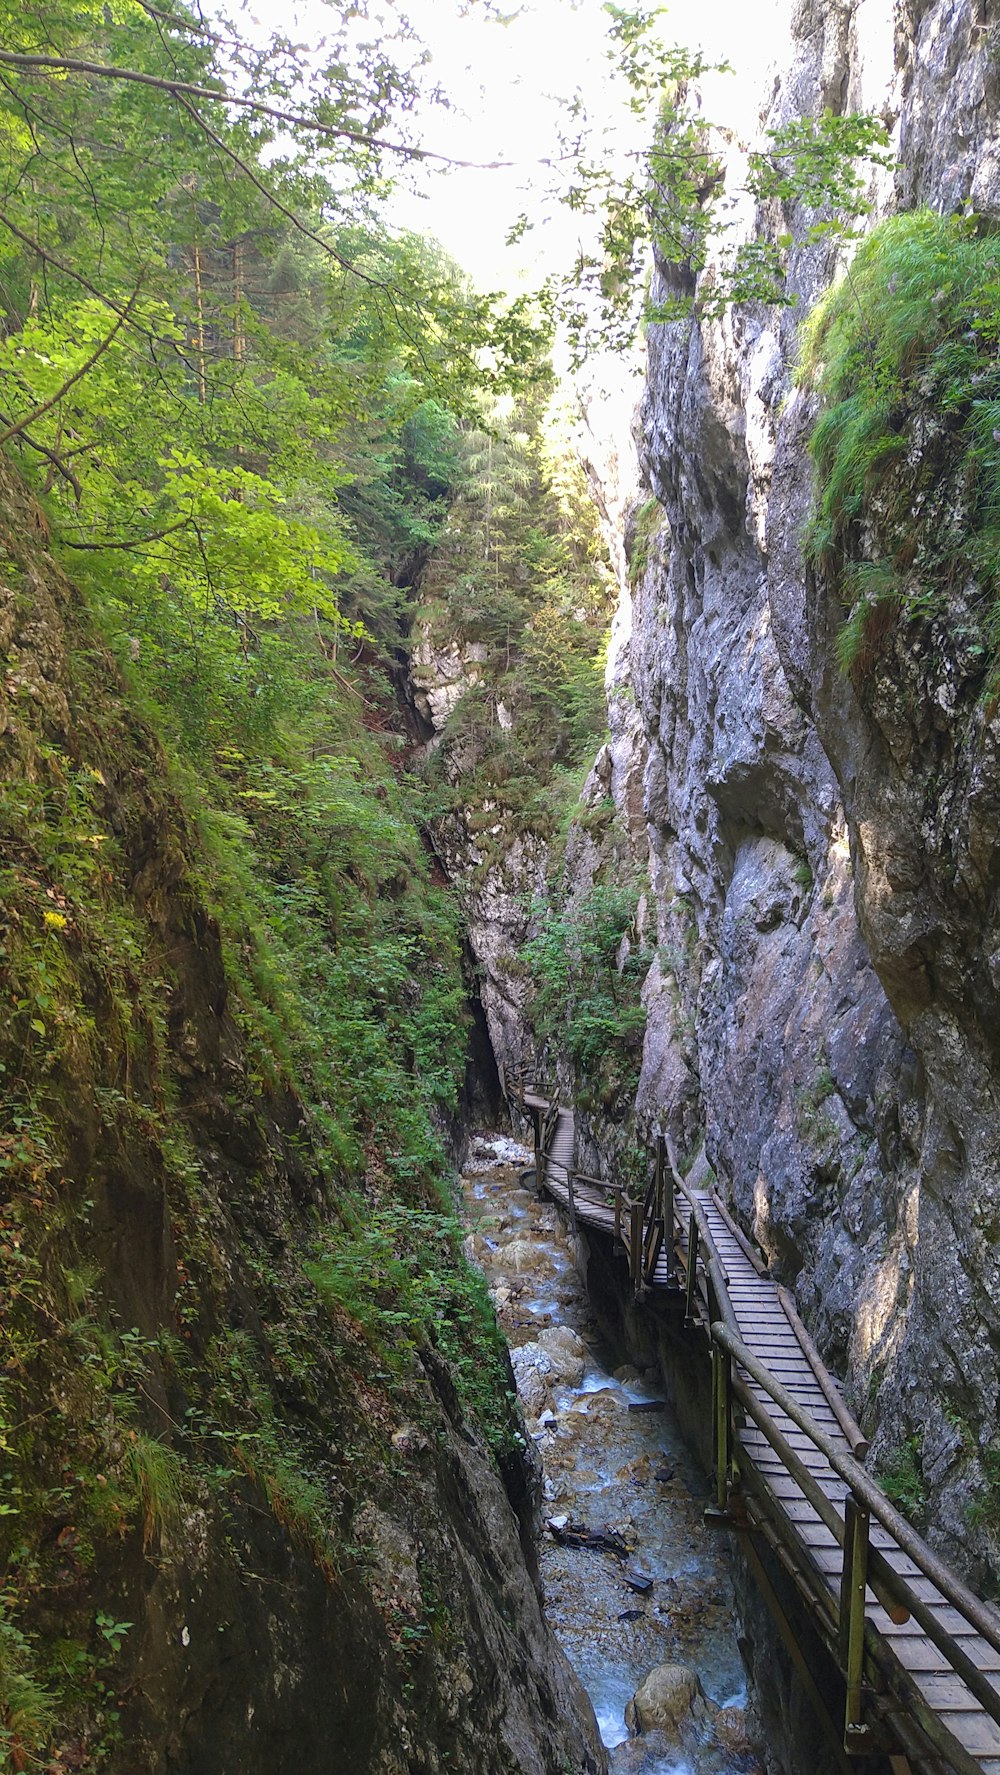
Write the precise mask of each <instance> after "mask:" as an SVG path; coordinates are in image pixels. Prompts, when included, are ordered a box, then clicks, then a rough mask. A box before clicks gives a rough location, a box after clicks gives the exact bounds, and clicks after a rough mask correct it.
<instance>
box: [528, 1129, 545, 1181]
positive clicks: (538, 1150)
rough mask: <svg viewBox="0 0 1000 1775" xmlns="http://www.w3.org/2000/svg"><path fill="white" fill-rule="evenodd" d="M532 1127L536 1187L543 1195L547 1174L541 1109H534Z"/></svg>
mask: <svg viewBox="0 0 1000 1775" xmlns="http://www.w3.org/2000/svg"><path fill="white" fill-rule="evenodd" d="M531 1127H532V1132H533V1133H534V1136H535V1189H536V1191H537V1192H538V1194H539V1195H541V1193H542V1190H543V1188H544V1185H545V1176H544V1171H543V1168H542V1157H543V1149H542V1112H541V1110H540V1109H534V1108H533V1109H532V1111H531Z"/></svg>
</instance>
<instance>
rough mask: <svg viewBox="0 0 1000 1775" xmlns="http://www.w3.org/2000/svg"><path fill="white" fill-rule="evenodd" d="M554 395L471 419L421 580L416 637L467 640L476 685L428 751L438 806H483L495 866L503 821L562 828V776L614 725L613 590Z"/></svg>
mask: <svg viewBox="0 0 1000 1775" xmlns="http://www.w3.org/2000/svg"><path fill="white" fill-rule="evenodd" d="M547 393H548V391H547V390H546V389H542V390H541V392H540V394H539V396H538V398H537V399H534V400H527V399H525V400H522V401H520V402H517V403H511V402H508V403H506V404H505V405H504V406H501V407H499V408H496V407H494V408H490V409H488V410H487V411H486V412H485V413H484V415H483V423H482V426H481V427H479V428H471V427H469V426H466V427H464V428H463V431H462V434H461V437H460V439H459V457H458V462H459V466H458V471H457V475H456V497H455V500H454V504H453V505H452V507H451V510H450V512H449V516H448V522H447V525H446V527H445V529H444V531H443V533H442V536H441V539H440V541H439V543H438V546H437V548H436V549H435V551H434V553H433V555H432V557H431V559H430V562H429V564H428V568H427V572H426V574H425V576H424V580H423V583H422V595H423V597H424V599H425V600H426V602H425V604H424V607H423V612H422V621H421V626H420V631H419V639H420V640H421V641H422V642H429V643H430V645H431V647H434V646H440V647H442V648H448V647H453V646H455V645H456V644H457V645H458V646H459V647H460V648H462V649H465V650H466V651H467V654H468V657H469V660H470V670H469V680H470V682H469V689H468V691H467V693H466V694H465V695H464V696H463V697H462V698H461V699H460V700H459V702H458V704H457V706H456V707H455V709H454V710H453V712H452V714H451V715H450V717H449V719H448V722H447V724H446V726H445V728H444V732H443V735H442V740H441V744H440V746H439V747H438V748H436V750H435V752H434V754H433V755H432V758H431V760H430V765H429V770H428V780H429V785H430V790H431V796H430V803H429V811H430V812H431V813H432V814H434V815H437V816H441V815H446V814H454V813H456V812H461V813H462V814H463V817H464V816H465V810H466V809H468V808H472V809H473V810H476V809H477V807H480V806H481V807H482V809H483V814H482V820H481V826H482V830H481V831H479V830H477V831H476V834H475V836H476V842H477V843H478V844H479V845H480V848H481V849H482V850H483V853H484V856H485V857H486V860H487V862H488V861H489V860H490V857H491V832H492V831H493V830H495V829H496V828H498V827H500V828H501V829H504V830H506V828H507V827H508V826H509V825H510V824H512V823H513V822H515V821H516V822H517V823H518V824H519V825H522V826H523V825H525V824H528V825H530V826H531V827H532V829H533V830H535V831H537V832H539V833H542V834H548V835H551V834H552V832H554V830H555V829H556V825H557V821H558V809H559V804H560V802H561V800H562V799H563V797H564V795H565V789H566V785H567V783H568V782H570V781H572V782H573V783H574V784H575V782H576V773H577V772H578V770H579V767H580V766H581V765H582V764H583V763H584V761H586V760H589V759H590V758H592V757H593V753H594V751H595V749H596V747H597V745H598V744H599V743H600V740H601V738H602V737H603V734H604V731H605V724H606V708H605V701H604V683H603V664H604V654H605V648H606V635H607V628H608V624H609V621H610V616H611V611H612V608H613V604H614V587H613V582H612V577H611V573H610V568H609V565H608V562H607V559H606V555H605V551H604V548H603V545H602V542H601V538H600V535H599V532H598V529H597V523H596V515H595V512H594V508H593V503H592V501H591V499H590V497H589V493H588V490H587V487H586V484H585V482H584V479H583V474H582V470H581V468H580V465H579V462H578V461H577V459H576V457H575V455H574V453H573V450H572V447H571V444H570V440H569V437H568V435H567V432H566V425H565V421H564V419H562V418H561V417H560V416H559V415H558V414H556V413H554V412H553V411H552V410H551V409H550V408H549V407H548V406H547V402H546V396H547ZM472 821H473V824H474V825H476V824H477V821H478V815H477V813H476V812H475V811H473V815H472Z"/></svg>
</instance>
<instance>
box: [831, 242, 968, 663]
mask: <svg viewBox="0 0 1000 1775" xmlns="http://www.w3.org/2000/svg"><path fill="white" fill-rule="evenodd" d="M998 316H1000V239H998V237H997V236H996V235H994V234H992V233H987V232H983V233H980V232H978V231H977V222H976V219H975V218H970V219H960V218H958V217H945V216H940V215H936V214H934V213H933V212H931V211H929V210H917V211H914V212H911V213H907V214H904V215H898V216H893V217H891V218H889V219H888V220H887V221H885V222H882V223H881V224H880V225H879V226H878V227H876V228H875V229H873V230H872V232H871V233H870V234H869V235H868V237H867V238H866V239H865V240H864V241H863V243H862V244H861V246H860V247H859V248H858V251H857V253H856V255H855V257H854V259H853V261H852V263H851V266H850V268H849V270H848V272H847V274H846V275H845V277H844V278H843V280H842V281H841V282H840V283H838V284H837V285H836V286H835V287H834V288H833V289H832V290H831V291H830V292H829V294H828V295H827V296H826V297H825V298H824V299H823V300H822V301H821V302H819V303H818V304H817V306H816V307H815V308H814V310H813V312H812V314H811V315H810V317H809V319H808V321H807V322H806V324H805V327H804V329H803V345H802V362H801V370H800V377H801V379H802V380H803V381H805V382H807V383H809V384H811V385H812V386H813V387H815V388H816V389H817V391H818V393H819V394H820V396H821V398H822V403H823V411H822V412H821V414H820V417H819V419H818V420H817V422H816V425H815V428H814V430H813V434H812V439H811V444H810V448H811V451H812V455H813V460H814V462H815V466H816V497H815V505H814V510H813V514H812V517H811V519H810V522H809V526H808V530H807V534H806V546H807V552H808V554H809V555H810V556H811V558H812V560H813V561H814V562H815V563H816V565H817V566H818V567H819V568H821V569H822V571H823V572H824V573H826V574H827V575H828V576H830V577H831V578H832V579H833V580H834V581H835V582H836V583H837V585H838V586H839V589H840V592H841V595H842V598H843V601H844V606H845V611H846V616H845V620H844V623H843V626H842V629H841V633H840V637H839V641H838V656H839V659H840V663H841V665H842V666H843V667H844V668H845V669H847V670H852V669H853V670H858V671H861V672H864V671H866V670H867V669H868V668H869V667H870V665H871V664H872V661H873V659H874V657H875V654H876V652H877V649H878V647H879V644H880V642H881V640H882V638H883V636H884V635H885V634H886V633H887V632H888V631H889V629H891V628H892V627H893V626H894V624H895V623H896V622H897V621H898V620H900V619H903V620H905V619H909V618H918V617H938V618H943V619H945V620H948V619H949V615H950V613H951V611H952V610H953V608H954V607H955V606H956V605H957V603H958V600H959V597H960V595H961V596H962V598H963V604H967V603H968V589H969V585H970V582H973V592H972V617H971V623H972V630H973V632H972V633H970V634H968V635H966V636H964V637H963V639H964V643H965V647H966V651H967V653H968V654H969V655H970V657H971V658H972V659H973V660H975V658H976V657H977V655H978V656H979V657H980V658H981V661H982V669H983V671H984V672H985V670H986V669H987V666H988V663H989V660H990V659H992V658H995V655H996V649H997V646H998V643H1000V352H998V345H1000V319H998ZM960 620H961V621H962V622H963V623H966V624H967V623H968V622H969V620H970V619H969V617H968V616H967V615H966V614H965V611H964V609H963V614H962V616H961V618H960Z"/></svg>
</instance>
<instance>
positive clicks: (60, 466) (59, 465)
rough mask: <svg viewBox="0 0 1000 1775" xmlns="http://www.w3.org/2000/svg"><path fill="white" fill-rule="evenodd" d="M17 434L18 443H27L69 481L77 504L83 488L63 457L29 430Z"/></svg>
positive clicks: (80, 498)
mask: <svg viewBox="0 0 1000 1775" xmlns="http://www.w3.org/2000/svg"><path fill="white" fill-rule="evenodd" d="M5 417H6V415H5V414H0V419H3V418H5ZM18 435H19V442H20V443H22V444H27V446H28V448H29V450H35V451H37V453H38V455H39V456H44V457H45V460H46V462H50V463H51V464H52V467H53V468H54V469H55V470H56V472H57V473H58V474H60V475H62V477H63V480H64V481H67V482H68V483H69V485H70V486H71V487H72V489H73V493H74V495H75V497H76V503H77V505H79V504H80V501H81V500H82V498H83V488H82V487H81V485H80V483H79V481H78V480H77V478H76V475H75V474H74V473H73V470H72V469H71V468H69V467H68V466H67V464H66V462H65V460H64V458H63V457H62V456H60V455H58V453H57V452H56V451H55V450H50V449H49V447H48V445H47V444H40V443H39V441H38V439H37V438H33V437H32V436H31V434H30V432H26V431H22V432H20V433H19V434H18Z"/></svg>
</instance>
